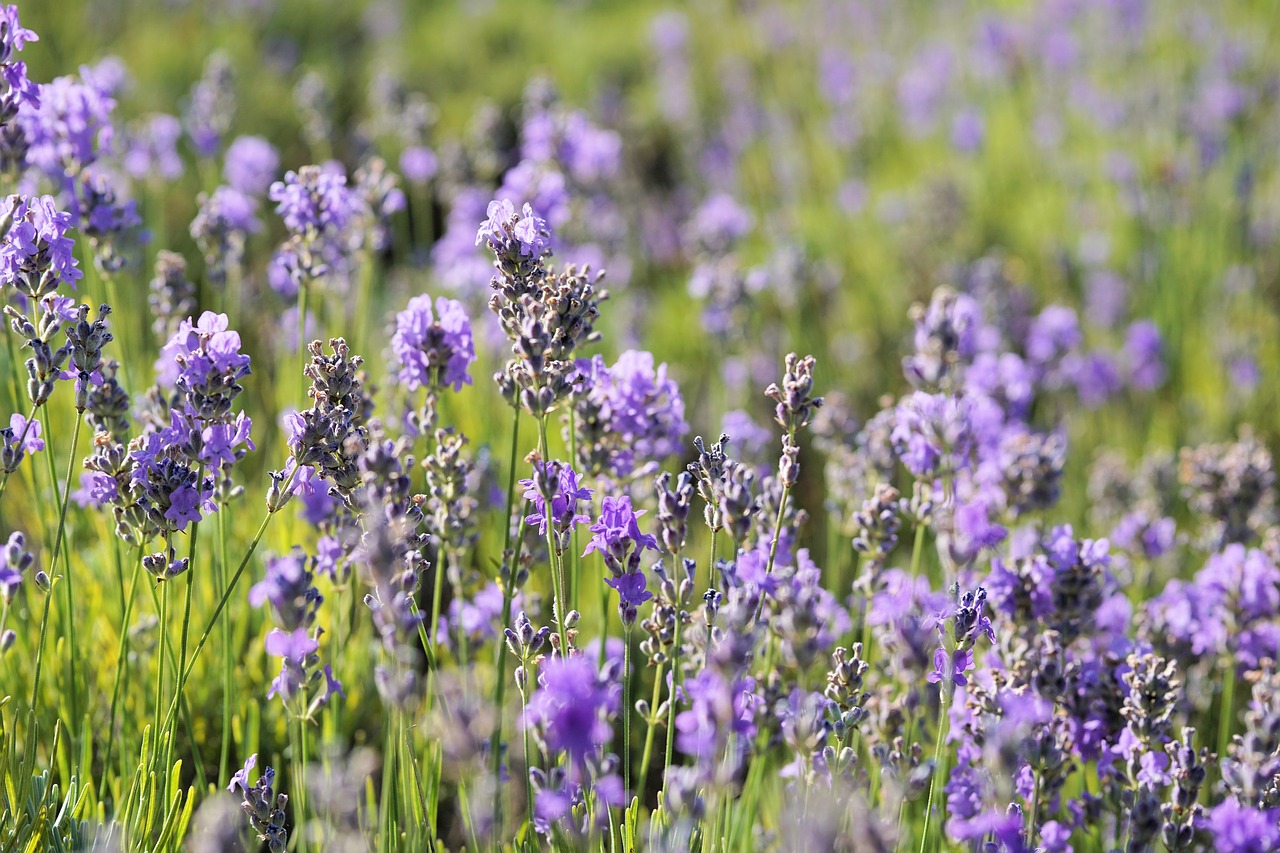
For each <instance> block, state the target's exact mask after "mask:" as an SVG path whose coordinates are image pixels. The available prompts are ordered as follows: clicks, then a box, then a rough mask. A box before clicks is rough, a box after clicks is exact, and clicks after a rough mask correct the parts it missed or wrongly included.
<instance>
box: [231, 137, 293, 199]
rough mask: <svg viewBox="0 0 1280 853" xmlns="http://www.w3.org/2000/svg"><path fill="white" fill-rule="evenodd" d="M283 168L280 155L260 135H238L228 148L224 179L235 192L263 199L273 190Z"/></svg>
mask: <svg viewBox="0 0 1280 853" xmlns="http://www.w3.org/2000/svg"><path fill="white" fill-rule="evenodd" d="M279 169H280V152H278V151H277V150H276V147H275V146H274V145H272V144H271V143H270V142H268V141H267V140H265V139H263V138H262V137H260V136H237V137H236V138H235V139H234V140H233V141H232V143H231V144H230V145H229V146H227V155H226V159H225V161H224V163H223V166H222V177H223V179H224V180H226V182H227V185H228V186H230V187H231V188H232V189H234V190H237V191H239V192H242V193H244V194H245V195H248V196H259V195H262V194H263V193H265V192H266V191H267V190H268V189H270V187H271V185H272V184H273V183H274V182H275V179H276V174H277V172H278V170H279Z"/></svg>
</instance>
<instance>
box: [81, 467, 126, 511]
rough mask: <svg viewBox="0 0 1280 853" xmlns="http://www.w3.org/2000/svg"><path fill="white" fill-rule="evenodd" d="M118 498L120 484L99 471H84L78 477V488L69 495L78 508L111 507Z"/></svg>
mask: <svg viewBox="0 0 1280 853" xmlns="http://www.w3.org/2000/svg"><path fill="white" fill-rule="evenodd" d="M119 498H120V484H119V483H117V482H116V479H115V477H112V476H109V475H107V474H104V473H102V472H101V471H85V472H84V473H82V474H81V475H80V487H79V488H78V489H76V490H75V491H74V492H72V493H71V500H73V501H75V502H76V505H77V506H79V507H94V508H101V507H105V506H111V505H112V504H114V503H115V502H116V501H117V500H118V499H119Z"/></svg>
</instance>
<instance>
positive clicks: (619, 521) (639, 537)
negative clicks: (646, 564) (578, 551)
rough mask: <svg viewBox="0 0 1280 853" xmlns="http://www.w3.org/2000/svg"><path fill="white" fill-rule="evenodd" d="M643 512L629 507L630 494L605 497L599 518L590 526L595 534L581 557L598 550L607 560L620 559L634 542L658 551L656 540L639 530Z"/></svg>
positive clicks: (638, 547) (639, 548)
mask: <svg viewBox="0 0 1280 853" xmlns="http://www.w3.org/2000/svg"><path fill="white" fill-rule="evenodd" d="M644 514H645V510H640V511H639V512H636V511H635V510H633V509H632V508H631V498H629V497H626V496H623V497H620V498H616V497H612V496H610V497H606V498H605V499H604V504H603V506H602V507H601V510H600V520H599V521H597V522H596V523H595V524H593V525H591V532H592V533H593V534H595V535H594V536H592V537H591V542H590V543H589V544H588V545H587V549H586V550H585V551H583V552H582V556H584V557H585V556H587V555H588V554H590V553H592V552H594V551H599V552H600V554H601V555H602V556H604V558H605V561H606V563H607V562H609V559H610V557H612V558H614V559H615V560H619V561H621V559H622V558H623V557H624V556H625V555H626V553H627V551H628V550H630V548H631V547H632V546H633V545H634V546H635V547H636V548H637V550H643V549H645V548H649V549H651V550H657V548H658V540H657V539H656V538H654V537H653V536H652V535H651V534H648V533H641V532H640V525H639V522H638V519H639V518H640V516H642V515H644Z"/></svg>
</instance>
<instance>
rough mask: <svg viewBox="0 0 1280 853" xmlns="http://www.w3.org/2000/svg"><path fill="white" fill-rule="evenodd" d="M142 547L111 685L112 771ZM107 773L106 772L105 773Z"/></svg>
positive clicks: (109, 737)
mask: <svg viewBox="0 0 1280 853" xmlns="http://www.w3.org/2000/svg"><path fill="white" fill-rule="evenodd" d="M142 550H143V549H142V546H141V545H139V546H138V551H137V553H136V554H134V560H133V577H132V579H131V580H130V581H129V594H128V595H127V596H126V597H125V606H124V615H123V617H122V618H121V621H120V642H119V643H118V644H117V646H116V677H115V680H114V681H113V682H112V685H111V712H110V714H109V715H108V717H107V719H108V722H107V753H106V757H105V758H104V759H103V761H102V766H103V767H104V768H105V769H106V771H109V770H110V769H111V751H112V749H114V747H115V744H116V710H117V709H118V707H119V702H120V685H121V683H122V681H123V680H124V674H125V670H126V668H127V667H128V661H129V622H130V620H131V619H132V618H133V602H134V601H135V600H136V599H137V597H138V596H137V592H138V583H139V580H140V578H139V577H138V576H139V575H140V574H141V573H142ZM104 772H105V771H104Z"/></svg>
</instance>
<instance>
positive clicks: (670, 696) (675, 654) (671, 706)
mask: <svg viewBox="0 0 1280 853" xmlns="http://www.w3.org/2000/svg"><path fill="white" fill-rule="evenodd" d="M676 565H677V566H679V565H680V555H679V554H676ZM679 589H680V586H679V584H677V585H676V590H677V592H676V597H677V599H678V598H679V597H680V594H679ZM683 627H684V619H683V618H681V605H680V602H679V601H677V602H676V630H675V637H674V639H673V641H672V644H671V689H670V690H668V691H667V751H666V756H665V761H664V763H663V765H662V766H663V772H665V771H666V768H668V767H670V766H671V753H672V746H673V745H674V743H675V737H676V704H677V702H676V687H677V686H678V685H679V682H680V629H681V628H683ZM664 789H665V787H664Z"/></svg>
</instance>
